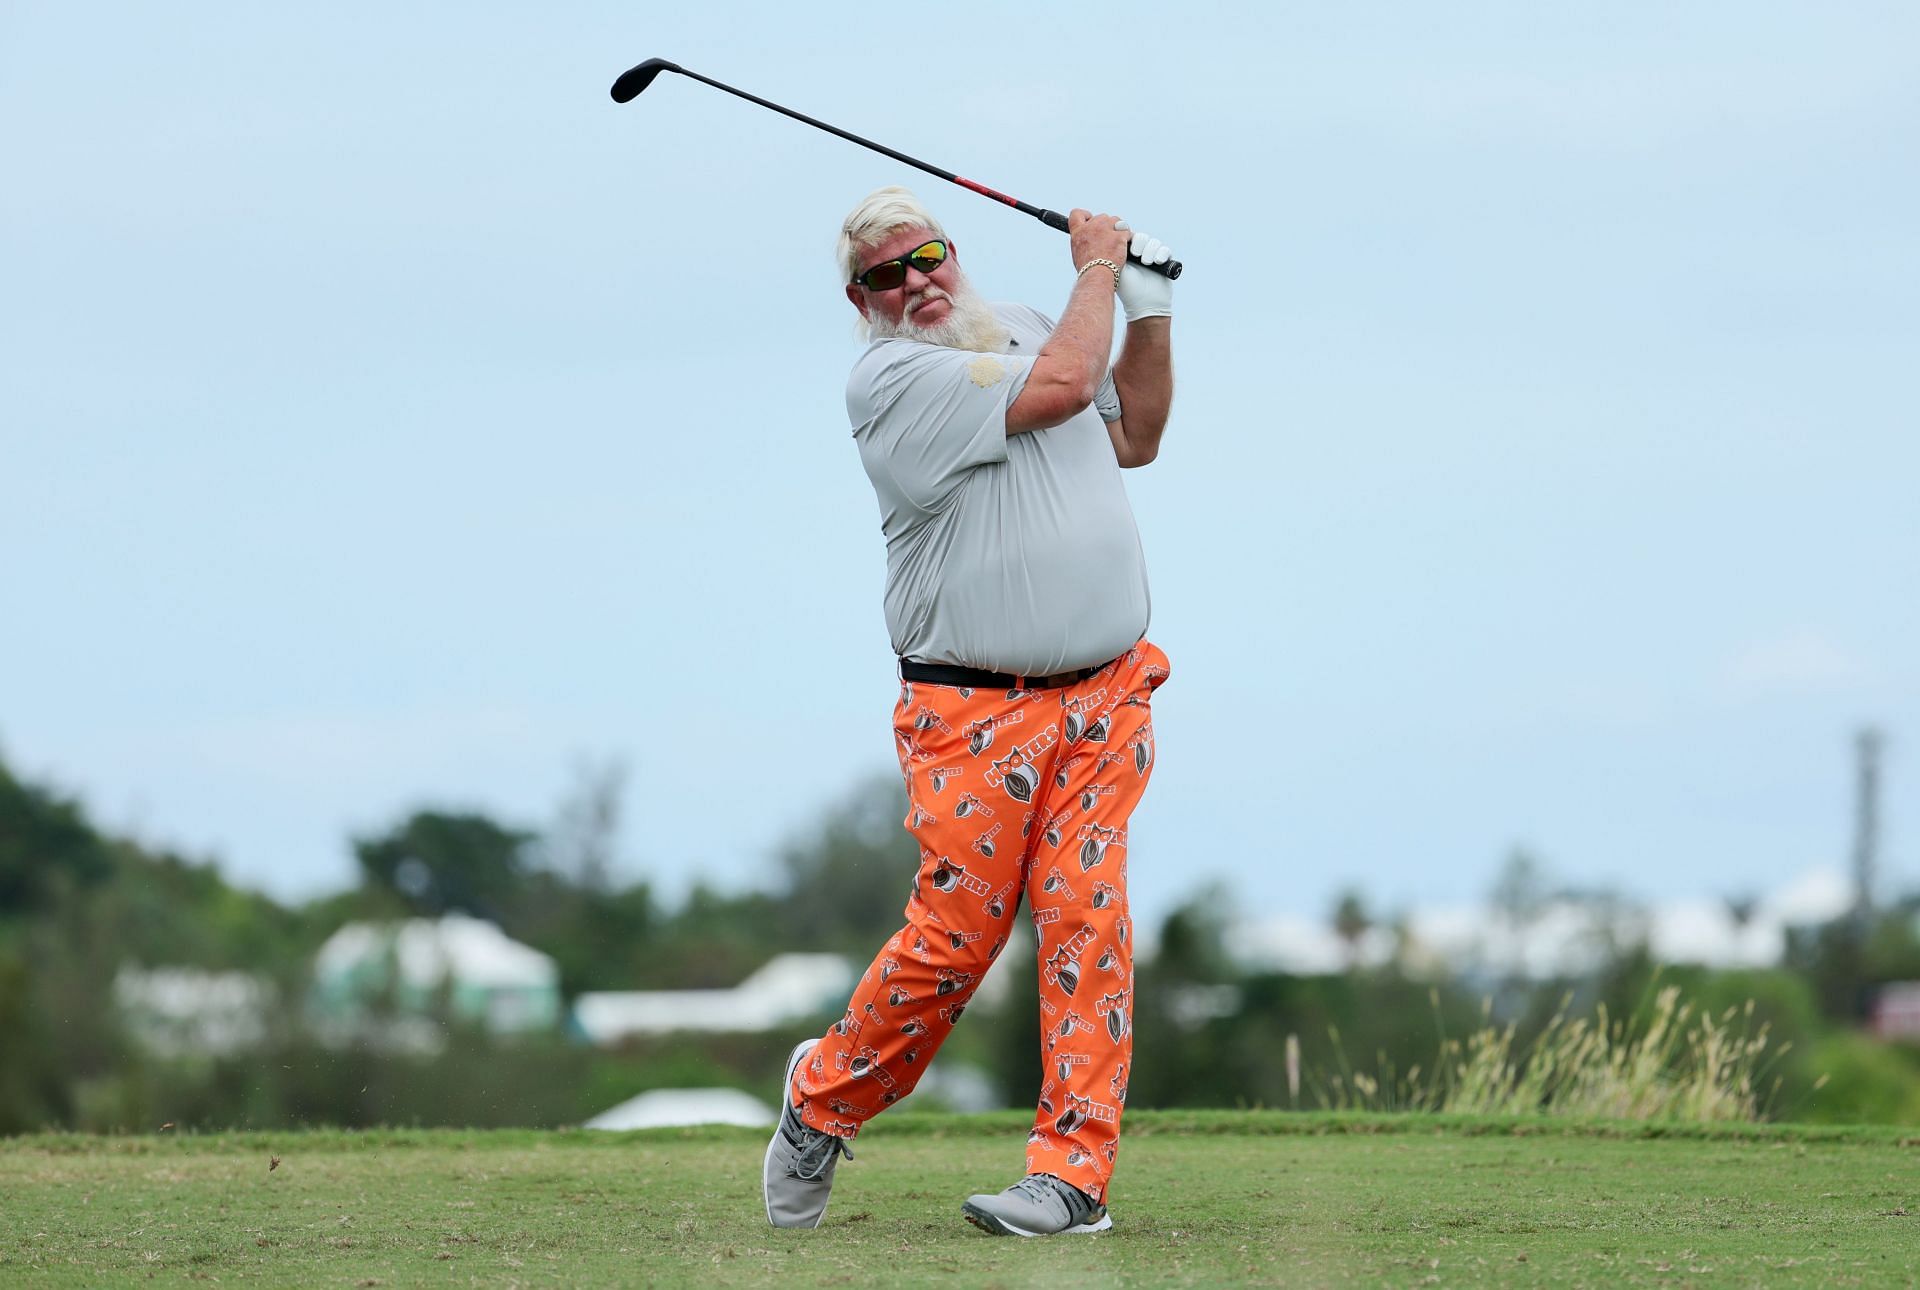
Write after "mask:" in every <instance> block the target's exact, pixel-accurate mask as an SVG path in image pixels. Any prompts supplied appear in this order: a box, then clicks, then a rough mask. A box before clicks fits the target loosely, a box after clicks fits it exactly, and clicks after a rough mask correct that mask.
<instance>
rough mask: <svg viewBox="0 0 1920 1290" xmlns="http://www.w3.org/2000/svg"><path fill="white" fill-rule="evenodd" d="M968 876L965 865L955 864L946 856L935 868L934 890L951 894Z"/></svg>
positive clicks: (933, 875)
mask: <svg viewBox="0 0 1920 1290" xmlns="http://www.w3.org/2000/svg"><path fill="white" fill-rule="evenodd" d="M966 876H967V867H966V866H965V865H963V864H955V863H954V862H953V861H951V860H949V859H947V858H946V857H945V856H942V857H940V863H938V864H937V865H935V866H934V868H933V874H932V882H933V888H934V890H935V891H943V892H951V891H952V890H953V889H954V888H956V887H958V886H959V885H960V884H961V883H962V882H964V881H965V880H966Z"/></svg>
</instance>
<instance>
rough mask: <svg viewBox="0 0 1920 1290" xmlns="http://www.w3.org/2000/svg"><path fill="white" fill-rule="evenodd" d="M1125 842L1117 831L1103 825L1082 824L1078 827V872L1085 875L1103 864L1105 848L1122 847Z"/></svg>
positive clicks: (1105, 855) (1105, 853) (1123, 837)
mask: <svg viewBox="0 0 1920 1290" xmlns="http://www.w3.org/2000/svg"><path fill="white" fill-rule="evenodd" d="M1125 845H1127V841H1126V838H1125V836H1124V835H1122V834H1121V832H1120V830H1119V829H1114V828H1109V827H1107V826H1106V825H1104V824H1084V825H1082V826H1081V827H1080V872H1081V873H1087V872H1089V871H1091V870H1093V869H1097V868H1099V866H1100V865H1101V864H1102V863H1103V862H1105V860H1106V858H1107V848H1108V847H1113V846H1121V847H1124V846H1125Z"/></svg>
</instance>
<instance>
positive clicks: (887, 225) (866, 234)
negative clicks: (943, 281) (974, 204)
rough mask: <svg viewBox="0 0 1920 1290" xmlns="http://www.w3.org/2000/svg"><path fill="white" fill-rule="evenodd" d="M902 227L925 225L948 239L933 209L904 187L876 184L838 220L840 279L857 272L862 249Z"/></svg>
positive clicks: (937, 235)
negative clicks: (878, 186) (857, 203)
mask: <svg viewBox="0 0 1920 1290" xmlns="http://www.w3.org/2000/svg"><path fill="white" fill-rule="evenodd" d="M903 228H924V229H927V230H929V231H930V232H932V233H933V235H934V236H935V237H937V238H939V239H940V240H941V241H943V242H945V241H948V240H949V239H948V237H947V230H946V229H944V228H942V227H941V226H940V221H939V220H937V219H935V218H934V217H933V212H932V211H930V210H928V209H927V208H926V207H925V206H922V205H921V204H920V199H919V198H918V197H915V196H914V195H913V194H912V193H911V192H909V191H907V190H906V189H904V188H900V187H887V188H876V189H874V190H873V191H872V192H870V193H868V194H867V195H866V196H865V197H864V198H862V199H861V201H860V204H859V205H858V206H856V207H854V208H853V210H852V211H850V212H848V214H847V217H846V219H844V220H842V221H841V222H840V242H839V245H838V246H837V247H836V248H835V254H836V255H837V256H838V257H839V260H840V281H841V282H843V283H847V282H852V281H853V279H854V276H855V275H856V274H858V273H859V272H860V252H861V251H863V250H871V249H872V248H874V247H876V246H878V245H880V244H881V243H882V242H884V241H886V240H887V239H888V238H889V237H891V236H893V235H894V234H895V233H898V232H899V231H900V230H901V229H903Z"/></svg>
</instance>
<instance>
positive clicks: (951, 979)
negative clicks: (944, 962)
mask: <svg viewBox="0 0 1920 1290" xmlns="http://www.w3.org/2000/svg"><path fill="white" fill-rule="evenodd" d="M973 980H974V979H973V977H972V976H970V975H968V974H967V973H965V972H955V971H953V970H952V969H950V968H941V969H940V984H938V985H936V986H934V987H933V992H934V993H935V994H937V995H939V996H940V997H941V998H945V997H946V996H947V995H950V994H958V993H960V991H962V990H964V989H966V988H967V987H968V986H970V985H972V984H973Z"/></svg>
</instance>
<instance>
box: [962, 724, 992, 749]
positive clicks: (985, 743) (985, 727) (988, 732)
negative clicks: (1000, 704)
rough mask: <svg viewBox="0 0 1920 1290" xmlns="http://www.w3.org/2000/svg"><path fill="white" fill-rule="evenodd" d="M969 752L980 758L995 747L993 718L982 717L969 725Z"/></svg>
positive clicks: (967, 732) (967, 731)
mask: <svg viewBox="0 0 1920 1290" xmlns="http://www.w3.org/2000/svg"><path fill="white" fill-rule="evenodd" d="M966 734H967V751H968V752H970V753H972V754H973V755H974V756H975V757H978V756H979V755H980V754H981V753H983V752H985V751H986V750H987V749H989V748H991V747H993V718H992V717H982V718H981V719H980V720H978V721H969V722H968V723H967V730H966Z"/></svg>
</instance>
